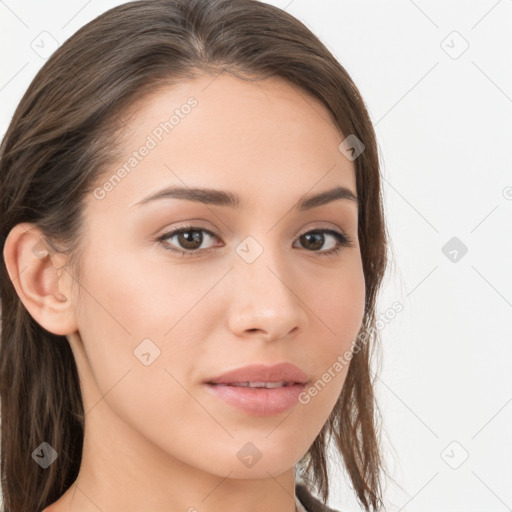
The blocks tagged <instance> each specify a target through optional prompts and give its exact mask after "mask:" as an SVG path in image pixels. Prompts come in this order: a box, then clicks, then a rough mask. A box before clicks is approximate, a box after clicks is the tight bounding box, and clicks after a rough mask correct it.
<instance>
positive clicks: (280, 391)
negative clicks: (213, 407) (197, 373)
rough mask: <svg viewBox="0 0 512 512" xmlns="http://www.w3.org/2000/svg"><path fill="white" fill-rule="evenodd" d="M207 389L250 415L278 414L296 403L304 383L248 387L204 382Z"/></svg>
mask: <svg viewBox="0 0 512 512" xmlns="http://www.w3.org/2000/svg"><path fill="white" fill-rule="evenodd" d="M206 387H207V389H209V390H210V391H211V392H212V393H214V394H215V396H217V397H218V398H220V399H221V400H224V401H225V402H227V403H228V404H230V405H233V406H235V407H238V408H239V409H242V410H243V411H245V412H246V413H247V414H250V415H252V416H268V415H271V414H279V413H281V412H284V411H286V410H288V409H289V408H290V407H293V406H294V405H296V404H297V403H298V401H299V395H300V394H301V393H302V391H303V390H304V388H305V384H294V385H293V386H283V387H281V388H250V387H247V386H228V385H226V384H206Z"/></svg>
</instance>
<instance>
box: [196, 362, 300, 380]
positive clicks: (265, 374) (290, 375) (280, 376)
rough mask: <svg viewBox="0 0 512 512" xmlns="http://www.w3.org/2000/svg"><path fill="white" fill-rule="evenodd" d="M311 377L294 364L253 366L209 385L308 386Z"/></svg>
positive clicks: (228, 374) (232, 372) (230, 372)
mask: <svg viewBox="0 0 512 512" xmlns="http://www.w3.org/2000/svg"><path fill="white" fill-rule="evenodd" d="M308 380H309V377H308V376H307V374H306V373H305V372H303V371H302V370H301V369H300V368H298V367H297V366H295V365H294V364H291V363H288V362H285V363H279V364H274V365H270V366H269V365H264V364H251V365H249V366H244V367H242V368H237V369H235V370H231V371H229V372H226V373H223V374H222V375H220V376H218V377H215V378H213V379H208V380H207V381H206V383H207V384H239V383H241V382H281V381H284V382H292V383H296V384H306V383H307V382H308Z"/></svg>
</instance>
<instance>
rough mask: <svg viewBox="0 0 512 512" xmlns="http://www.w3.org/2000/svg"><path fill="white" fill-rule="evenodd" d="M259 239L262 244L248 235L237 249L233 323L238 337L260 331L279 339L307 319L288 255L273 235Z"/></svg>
mask: <svg viewBox="0 0 512 512" xmlns="http://www.w3.org/2000/svg"><path fill="white" fill-rule="evenodd" d="M258 238H259V240H261V241H262V242H260V241H258V240H257V239H256V238H255V237H253V236H248V237H246V238H245V239H244V240H243V241H242V242H241V243H240V244H239V245H238V246H237V248H236V253H237V257H236V258H235V260H234V269H233V272H232V279H235V280H236V283H235V293H234V297H233V303H232V305H231V306H232V308H231V311H232V315H231V318H230V323H231V328H232V329H233V330H234V331H238V334H241V332H242V331H246V330H251V331H252V330H254V329H257V330H262V331H265V332H266V334H267V336H269V337H271V338H277V337H281V336H285V335H286V334H287V333H288V332H290V331H291V330H293V329H295V328H296V327H299V326H301V325H302V324H303V322H304V321H305V318H306V316H305V312H304V309H303V304H302V302H301V301H300V300H299V298H298V297H297V295H296V292H295V291H294V285H293V280H294V279H293V276H292V274H291V267H288V266H287V261H286V254H284V253H283V252H282V248H281V247H280V246H279V244H278V243H271V242H270V240H271V239H272V236H271V235H268V236H265V237H263V236H259V237H258ZM262 238H265V240H262Z"/></svg>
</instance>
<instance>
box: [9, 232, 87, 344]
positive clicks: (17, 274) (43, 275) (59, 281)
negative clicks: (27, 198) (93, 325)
mask: <svg viewBox="0 0 512 512" xmlns="http://www.w3.org/2000/svg"><path fill="white" fill-rule="evenodd" d="M44 238H45V237H44V234H43V233H42V231H41V230H40V229H39V228H38V227H36V226H35V225H34V224H31V223H20V224H17V225H16V226H15V227H14V228H12V230H11V231H10V232H9V234H8V236H7V239H6V242H5V247H4V260H5V264H6V267H7V272H8V274H9V278H10V279H11V281H12V283H13V285H14V288H15V289H16V293H17V294H18V296H19V298H20V300H21V301H22V302H23V305H24V306H25V308H26V309H27V311H28V312H29V313H30V315H31V316H32V318H33V319H34V320H35V321H36V322H37V323H38V324H39V325H41V326H42V327H44V328H45V329H46V330H47V331H49V332H52V333H53V334H58V335H62V336H64V335H66V334H69V333H72V332H74V331H76V330H77V322H76V318H75V311H74V308H73V302H72V299H71V291H72V290H71V285H72V282H73V277H72V276H71V274H70V273H69V272H67V271H66V270H65V269H64V268H63V267H64V265H65V262H66V259H67V257H66V255H64V254H59V253H54V252H53V251H52V250H51V249H50V247H49V246H46V245H45V244H44Z"/></svg>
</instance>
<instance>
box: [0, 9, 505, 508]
mask: <svg viewBox="0 0 512 512" xmlns="http://www.w3.org/2000/svg"><path fill="white" fill-rule="evenodd" d="M120 3H123V2H118V1H102V2H99V1H95V0H89V1H88V2H87V1H85V0H72V1H70V0H67V1H65V2H64V1H60V2H58V1H55V0H46V1H44V2H37V1H35V0H32V1H26V0H25V1H18V2H17V1H15V0H1V1H0V47H1V48H2V52H1V55H0V105H1V106H0V134H1V135H3V134H4V133H5V130H6V129H7V125H8V123H9V121H10V118H11V116H12V114H13V112H14V109H15V107H16V105H17V103H18V101H19V100H20V99H21V97H22V94H23V93H24V91H25V90H26V88H27V87H28V85H29V83H30V81H31V80H32V78H33V77H34V76H35V74H36V72H37V71H38V70H39V68H40V67H41V66H42V65H43V64H44V62H45V59H44V57H46V56H43V57H41V56H39V55H38V54H37V53H36V51H35V50H34V48H35V47H36V45H38V44H39V46H40V47H41V46H42V39H41V38H44V41H43V42H45V48H47V49H48V48H50V49H51V45H52V38H53V39H55V41H56V42H58V43H59V44H60V43H62V42H64V41H65V40H66V39H67V38H68V37H69V36H71V35H72V34H73V33H74V32H75V31H76V30H77V29H78V28H79V27H81V26H82V25H84V24H85V23H86V22H88V21H90V20H91V19H93V18H94V17H96V16H97V15H98V14H100V13H102V12H104V11H105V10H107V9H108V8H110V7H113V6H115V5H118V4H120ZM269 3H272V4H273V5H276V6H278V7H281V8H284V9H286V10H287V11H288V12H289V13H291V14H292V15H294V16H296V17H297V18H299V19H300V20H301V21H303V22H304V23H305V24H306V25H308V26H309V27H310V28H311V29H312V30H313V32H314V33H315V34H317V35H318V36H319V37H320V39H321V40H322V41H323V42H324V43H325V44H326V45H327V47H328V48H329V49H330V50H331V51H332V52H333V53H334V55H335V56H336V57H337V58H338V59H339V61H340V62H341V64H342V65H343V66H344V67H345V68H346V69H347V71H348V72H349V74H350V75H351V76H352V78H353V79H354V81H355V83H356V85H357V86H358V87H359V89H360V91H361V93H362V95H363V98H364V99H365V101H366V103H367V105H368V109H369V111H370V114H371V117H372V120H373V122H374V125H375V127H376V131H377V136H378V141H379V149H380V154H381V163H382V172H383V176H384V182H383V188H384V196H385V206H386V212H387V223H388V229H389V233H390V235H391V242H392V254H391V256H392V266H391V268H390V271H389V273H388V276H387V280H386V286H385V289H384V292H383V293H382V295H381V299H380V306H379V311H380V312H381V313H382V315H383V317H384V315H385V313H386V312H389V309H390V307H391V304H392V303H393V302H395V301H399V302H400V303H401V304H402V305H403V310H402V311H401V312H400V313H399V314H398V315H396V316H395V318H392V319H391V318H389V319H387V321H386V322H385V327H384V328H383V329H382V331H381V332H382V339H383V348H382V350H381V353H382V359H381V368H380V370H379V371H380V373H379V378H378V379H377V394H378V398H379V401H380V408H381V411H382V416H383V425H384V439H383V443H384V449H385V453H386V459H387V463H388V466H389V468H390V471H391V475H392V480H389V481H388V482H387V487H386V494H385V498H386V504H387V507H388V511H389V512H398V511H404V512H424V511H436V512H448V511H464V512H476V511H482V512H483V511H485V512H504V511H506V510H512V486H511V485H510V483H511V482H512V440H511V434H510V432H511V431H512V429H511V425H512V371H511V370H512V343H511V341H512V336H511V334H512V328H511V326H510V319H511V317H512V315H511V313H512V200H511V199H512V156H511V154H512V1H511V0H500V1H498V2H496V1H495V0H489V1H478V2H477V1H473V2H462V1H449V2H447V1H435V2H433V1H431V2H428V1H426V0H421V1H420V0H417V1H415V2H414V1H412V0H402V1H398V0H397V1H385V2H384V1H378V0H372V1H362V0H359V1H350V2H348V1H340V0H338V1H334V0H331V1H328V0H314V1H313V0H309V1H308V0H292V1H290V0H272V1H271V2H269ZM454 31H455V32H456V33H455V34H454ZM43 32H46V33H47V34H43V35H41V33H43ZM48 34H49V35H48ZM466 45H469V46H468V47H467V49H466V50H465V51H464V52H463V53H461V52H462V50H464V48H465V46H466ZM41 51H43V50H39V52H40V53H41ZM453 237H456V238H457V240H456V241H455V243H456V244H459V247H460V244H464V245H465V246H466V247H467V253H466V254H464V255H462V253H461V251H460V250H459V249H457V247H456V246H454V247H451V246H448V248H447V249H445V250H444V252H443V247H444V246H445V244H447V243H448V242H449V241H450V240H451V239H452V238H453ZM454 248H455V250H456V251H457V256H456V261H452V259H453V258H454V257H455V253H454V252H452V253H451V255H450V254H449V253H448V251H453V249H454ZM445 252H446V253H448V257H447V256H445ZM466 457H467V459H466V460H464V459H465V458H466ZM336 467H337V468H339V464H338V463H337V462H334V464H333V465H332V468H331V470H332V471H333V472H334V474H336V475H337V476H338V482H337V484H336V485H335V486H334V488H333V489H332V490H333V494H332V496H331V499H330V503H329V504H330V505H331V506H332V507H334V508H336V509H340V510H342V511H343V512H346V511H357V510H359V507H358V506H357V503H356V501H355V498H354V495H353V492H352V491H351V489H350V485H349V484H348V482H346V481H345V480H344V477H343V474H342V472H341V471H340V470H339V469H337V470H336V469H335V468H336ZM393 480H394V481H393Z"/></svg>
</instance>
